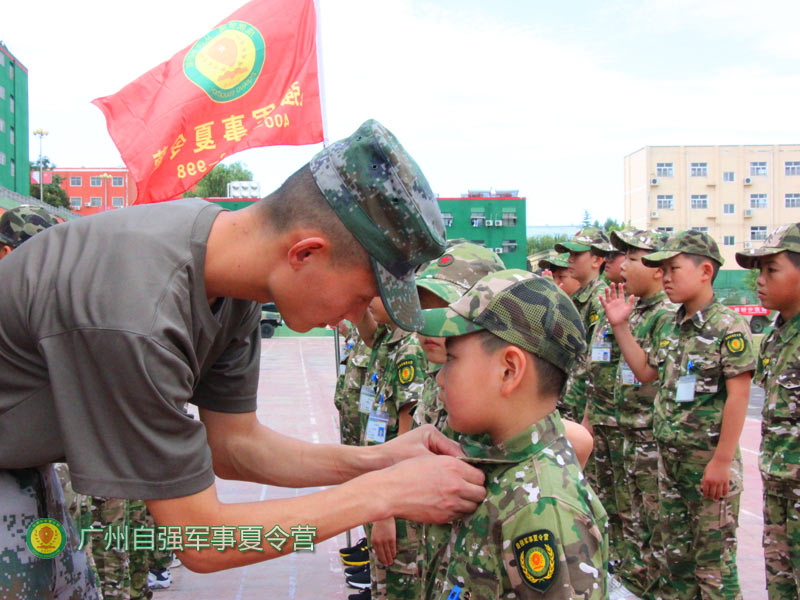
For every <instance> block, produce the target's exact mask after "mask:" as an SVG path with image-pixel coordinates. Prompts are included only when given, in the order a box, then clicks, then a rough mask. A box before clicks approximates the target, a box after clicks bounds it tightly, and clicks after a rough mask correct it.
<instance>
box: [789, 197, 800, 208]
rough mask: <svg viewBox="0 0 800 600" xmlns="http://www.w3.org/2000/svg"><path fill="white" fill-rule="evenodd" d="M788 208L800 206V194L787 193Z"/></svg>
mask: <svg viewBox="0 0 800 600" xmlns="http://www.w3.org/2000/svg"><path fill="white" fill-rule="evenodd" d="M786 208H800V194H786Z"/></svg>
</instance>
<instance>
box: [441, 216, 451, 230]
mask: <svg viewBox="0 0 800 600" xmlns="http://www.w3.org/2000/svg"><path fill="white" fill-rule="evenodd" d="M442 221H444V226H445V227H452V226H453V213H442Z"/></svg>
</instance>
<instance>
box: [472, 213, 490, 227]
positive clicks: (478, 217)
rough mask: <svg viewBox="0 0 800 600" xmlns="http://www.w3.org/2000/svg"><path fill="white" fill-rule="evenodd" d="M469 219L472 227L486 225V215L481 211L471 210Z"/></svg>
mask: <svg viewBox="0 0 800 600" xmlns="http://www.w3.org/2000/svg"><path fill="white" fill-rule="evenodd" d="M469 220H470V223H471V224H472V226H473V227H483V226H484V225H486V215H484V214H483V213H482V212H473V213H472V214H471V215H470V216H469Z"/></svg>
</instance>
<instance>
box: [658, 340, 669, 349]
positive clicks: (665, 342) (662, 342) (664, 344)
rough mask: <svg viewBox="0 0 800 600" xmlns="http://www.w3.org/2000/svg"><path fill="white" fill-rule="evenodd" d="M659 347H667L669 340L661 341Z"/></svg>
mask: <svg viewBox="0 0 800 600" xmlns="http://www.w3.org/2000/svg"><path fill="white" fill-rule="evenodd" d="M659 346H661V347H662V348H663V347H665V346H669V340H661V343H660V344H659Z"/></svg>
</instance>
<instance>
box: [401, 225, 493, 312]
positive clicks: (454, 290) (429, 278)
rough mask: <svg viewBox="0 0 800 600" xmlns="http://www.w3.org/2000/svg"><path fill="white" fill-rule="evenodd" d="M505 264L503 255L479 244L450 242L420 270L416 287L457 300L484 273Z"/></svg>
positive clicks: (449, 300) (453, 300)
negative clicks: (441, 253)
mask: <svg viewBox="0 0 800 600" xmlns="http://www.w3.org/2000/svg"><path fill="white" fill-rule="evenodd" d="M505 268H506V266H505V263H503V260H502V259H501V258H500V256H499V255H498V254H497V253H495V252H494V251H493V250H491V249H489V248H485V247H484V246H481V245H479V244H475V243H472V242H467V241H463V240H457V241H455V242H449V245H448V247H447V249H446V250H445V251H444V254H443V255H442V256H440V257H439V258H438V259H436V260H432V261H431V262H429V263H428V264H427V265H424V266H423V267H422V268H421V270H420V271H419V272H417V287H418V288H422V289H426V290H428V291H429V292H431V293H433V294H435V295H436V296H438V297H439V298H441V299H442V300H445V301H446V302H448V303H450V302H455V301H456V300H458V299H459V298H461V296H463V295H464V294H465V293H466V292H467V291H468V290H469V289H470V288H471V287H472V286H473V285H475V284H476V283H477V282H478V281H480V279H481V278H482V277H484V276H485V275H488V274H489V273H496V272H497V271H502V270H504V269H505Z"/></svg>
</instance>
